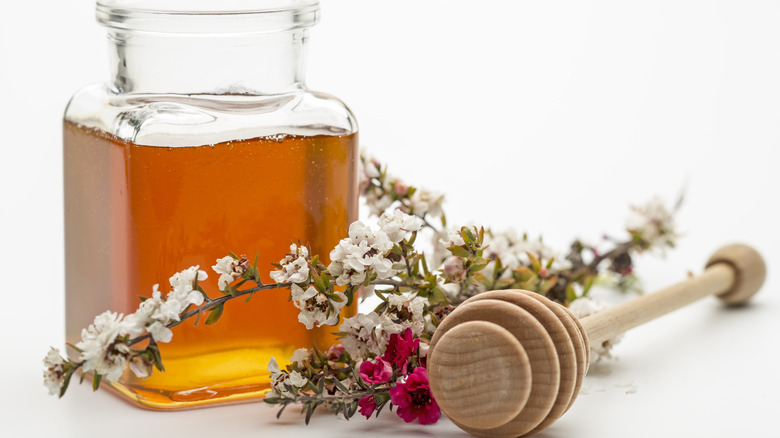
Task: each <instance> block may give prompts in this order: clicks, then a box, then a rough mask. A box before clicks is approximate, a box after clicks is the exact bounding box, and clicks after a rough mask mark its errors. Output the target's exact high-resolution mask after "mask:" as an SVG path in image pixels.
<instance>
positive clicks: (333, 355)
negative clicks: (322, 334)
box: [325, 344, 344, 361]
mask: <svg viewBox="0 0 780 438" xmlns="http://www.w3.org/2000/svg"><path fill="white" fill-rule="evenodd" d="M342 354H344V345H342V344H333V345H331V346H330V348H328V351H326V352H325V357H326V358H327V359H328V360H334V361H335V360H339V358H341V355H342Z"/></svg>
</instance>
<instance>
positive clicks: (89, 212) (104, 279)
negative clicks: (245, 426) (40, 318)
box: [64, 0, 358, 409]
mask: <svg viewBox="0 0 780 438" xmlns="http://www.w3.org/2000/svg"><path fill="white" fill-rule="evenodd" d="M177 3H178V5H181V4H182V2H176V1H172V0H167V1H160V0H157V1H154V2H152V1H137V0H129V1H128V0H124V1H123V0H100V1H98V2H97V18H98V21H99V22H100V23H101V24H102V25H103V26H105V27H106V29H107V31H108V38H109V47H110V62H111V69H112V70H111V73H112V74H111V81H110V82H109V83H106V84H95V85H92V86H88V87H86V88H84V89H82V90H80V91H78V92H77V93H76V94H75V95H74V96H73V98H72V99H71V101H70V103H69V104H68V106H67V109H66V111H65V120H64V166H65V169H64V175H65V234H66V235H65V245H66V257H65V263H66V337H67V341H68V342H69V343H71V344H75V343H77V342H78V341H79V339H80V334H81V330H82V329H83V328H85V327H87V326H88V325H89V324H90V323H91V322H92V319H93V318H94V317H95V316H96V315H98V314H100V313H102V312H104V311H105V310H107V309H110V310H112V311H116V312H121V313H124V314H128V313H132V312H134V311H135V310H136V308H137V307H138V304H139V298H138V297H139V296H151V295H152V287H153V285H154V284H159V285H160V290H161V291H163V293H166V292H167V290H168V287H169V285H168V279H169V277H170V276H171V275H172V274H174V273H176V272H178V271H181V270H182V269H185V268H188V267H190V266H193V265H200V268H201V269H202V270H205V271H207V272H209V278H208V279H207V280H206V281H205V282H202V284H203V286H204V288H205V289H206V291H207V292H208V293H209V294H210V295H211V296H212V297H214V296H215V294H216V292H217V290H218V289H217V278H218V277H219V275H217V274H215V273H214V272H213V271H212V270H211V265H213V264H215V260H216V259H218V258H221V257H224V256H225V255H227V253H228V251H233V252H234V253H236V254H247V255H248V257H249V259H250V262H252V261H253V260H252V259H253V258H254V255H255V254H259V262H258V268H259V269H260V272H261V274H264V273H267V271H270V270H272V269H273V268H272V267H271V263H273V262H278V261H279V260H280V259H281V258H282V257H283V256H284V254H286V253H288V252H289V247H290V243H291V241H296V242H297V241H300V242H301V243H303V244H305V245H310V247H311V250H312V252H313V253H314V254H321V255H322V256H323V257H325V260H324V262H325V263H326V264H327V262H328V260H327V254H328V253H329V252H330V250H331V249H332V248H333V247H334V246H335V245H336V244H337V243H338V241H339V239H340V238H341V237H343V236H344V235H345V234H346V231H347V227H348V224H349V223H351V222H352V221H354V220H356V219H357V205H358V204H357V201H358V195H357V175H356V172H357V158H358V155H357V154H358V150H357V124H356V121H355V119H354V116H353V115H352V114H351V112H350V111H349V109H348V108H347V107H346V106H345V105H344V104H343V103H342V102H341V101H339V100H338V99H336V98H334V97H332V96H329V95H326V94H322V93H317V92H312V91H309V90H307V89H306V87H305V85H304V76H303V70H304V57H305V45H306V40H307V31H308V28H309V27H311V26H312V25H314V24H315V22H316V21H317V18H318V15H319V5H318V2H317V1H312V0H308V1H306V0H304V1H296V0H272V1H266V2H257V1H250V0H247V1H240V0H236V1H226V2H217V3H215V2H203V1H200V2H199V1H192V2H186V3H185V6H186V7H187V8H190V9H188V10H180V9H176V7H175V6H177ZM201 4H206V5H210V7H212V8H213V7H214V5H215V4H216V5H220V6H219V7H220V8H224V9H221V10H210V9H207V8H199V6H200V5H201ZM257 5H261V6H262V7H263V8H264V9H257V8H256V7H257ZM252 7H254V8H252ZM265 267H267V268H268V269H264V268H265ZM263 280H264V281H265V282H270V281H271V280H270V279H269V278H268V276H267V274H266V275H264V276H263ZM288 293H289V291H288V290H286V289H282V290H270V291H264V292H259V293H258V294H256V295H255V296H254V297H253V298H252V300H250V301H249V302H248V303H246V304H244V299H241V298H239V299H236V300H233V301H230V302H228V303H227V304H226V306H225V307H226V308H225V312H224V315H223V316H222V318H221V319H220V320H219V322H217V323H216V324H214V325H211V326H205V325H204V324H203V321H202V320H201V322H200V323H199V324H198V325H197V326H194V325H193V321H187V322H185V323H183V324H181V325H179V326H177V327H176V328H175V329H174V336H173V340H172V341H171V342H170V343H165V344H163V343H161V344H159V346H160V351H161V355H162V358H163V363H164V365H165V369H166V371H165V372H155V373H154V374H153V375H152V376H151V377H149V378H146V379H139V378H136V377H135V376H134V375H133V373H132V372H130V371H129V370H126V371H125V373H124V374H123V376H122V377H121V378H120V379H119V380H118V381H117V382H110V384H111V387H112V388H113V389H115V390H116V391H117V392H118V393H119V394H121V395H123V396H125V397H127V398H128V399H129V400H130V401H132V402H135V403H136V404H138V405H140V406H143V407H147V408H154V409H176V408H189V407H196V406H201V405H206V404H211V403H227V402H238V401H244V400H250V399H254V398H258V397H261V396H262V395H263V394H264V393H265V392H266V391H267V390H268V389H269V379H268V373H267V371H266V367H267V365H268V362H269V360H270V359H271V357H272V356H276V358H277V359H278V360H279V361H280V362H283V361H285V360H286V359H288V358H290V356H291V355H292V353H293V351H294V350H295V349H297V348H301V347H309V346H311V345H312V344H313V343H316V345H317V346H318V347H319V348H327V347H328V346H329V345H331V344H332V343H333V342H335V337H334V336H333V335H332V334H331V332H333V331H335V330H334V328H333V327H329V326H326V327H323V328H318V329H314V330H306V328H305V326H304V325H303V324H301V323H299V322H298V318H297V315H298V309H296V308H295V307H294V306H293V305H292V303H290V302H288ZM355 312H356V308H355V305H353V306H351V307H349V308H345V309H344V310H343V313H342V316H343V317H348V316H351V315H353V314H354V313H355Z"/></svg>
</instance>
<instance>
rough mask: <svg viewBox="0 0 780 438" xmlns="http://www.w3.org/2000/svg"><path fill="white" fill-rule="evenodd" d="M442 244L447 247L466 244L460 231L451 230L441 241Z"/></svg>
mask: <svg viewBox="0 0 780 438" xmlns="http://www.w3.org/2000/svg"><path fill="white" fill-rule="evenodd" d="M441 243H442V244H444V246H446V247H448V248H449V247H450V246H463V245H465V244H466V242H465V241H464V240H463V235H462V234H461V233H460V230H449V231H447V236H446V237H445V238H442V239H441Z"/></svg>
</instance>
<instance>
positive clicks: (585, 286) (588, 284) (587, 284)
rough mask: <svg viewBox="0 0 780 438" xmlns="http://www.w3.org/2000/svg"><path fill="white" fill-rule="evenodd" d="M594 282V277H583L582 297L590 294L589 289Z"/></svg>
mask: <svg viewBox="0 0 780 438" xmlns="http://www.w3.org/2000/svg"><path fill="white" fill-rule="evenodd" d="M594 281H596V276H595V275H589V276H587V277H585V283H584V284H583V285H582V296H587V295H588V292H590V288H592V287H593V282H594Z"/></svg>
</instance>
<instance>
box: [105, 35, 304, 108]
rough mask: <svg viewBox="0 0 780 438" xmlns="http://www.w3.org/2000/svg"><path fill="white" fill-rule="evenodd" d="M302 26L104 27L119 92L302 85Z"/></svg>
mask: <svg viewBox="0 0 780 438" xmlns="http://www.w3.org/2000/svg"><path fill="white" fill-rule="evenodd" d="M307 34H308V32H307V29H306V28H298V29H292V30H285V31H280V32H266V33H256V34H246V33H244V34H228V35H225V34H217V35H215V34H204V35H193V34H171V33H153V32H135V31H132V30H126V29H109V60H110V63H111V74H112V85H113V87H114V89H115V91H117V92H119V93H165V94H233V95H236V94H246V95H274V94H283V93H288V92H291V91H294V90H296V89H300V88H302V87H303V86H304V67H305V55H306V53H305V48H306V47H305V46H306V40H307Z"/></svg>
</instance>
